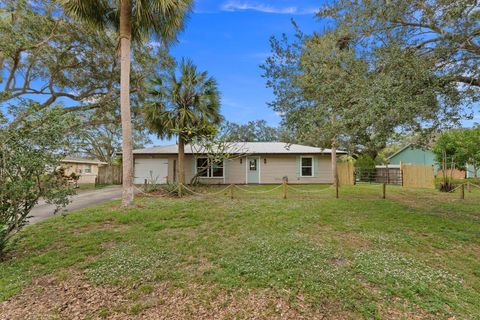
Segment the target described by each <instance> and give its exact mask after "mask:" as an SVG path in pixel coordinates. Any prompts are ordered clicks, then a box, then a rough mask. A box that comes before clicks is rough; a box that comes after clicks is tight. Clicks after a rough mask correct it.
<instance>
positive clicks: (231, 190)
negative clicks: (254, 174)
mask: <svg viewBox="0 0 480 320" xmlns="http://www.w3.org/2000/svg"><path fill="white" fill-rule="evenodd" d="M233 188H234V185H233V184H231V185H230V199H232V200H233Z"/></svg>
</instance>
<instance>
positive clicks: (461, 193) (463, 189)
mask: <svg viewBox="0 0 480 320" xmlns="http://www.w3.org/2000/svg"><path fill="white" fill-rule="evenodd" d="M460 199H462V200H465V184H462V186H461V187H460Z"/></svg>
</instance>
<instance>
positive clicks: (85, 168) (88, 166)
mask: <svg viewBox="0 0 480 320" xmlns="http://www.w3.org/2000/svg"><path fill="white" fill-rule="evenodd" d="M83 172H85V173H92V165H91V164H86V165H85V167H84V169H83Z"/></svg>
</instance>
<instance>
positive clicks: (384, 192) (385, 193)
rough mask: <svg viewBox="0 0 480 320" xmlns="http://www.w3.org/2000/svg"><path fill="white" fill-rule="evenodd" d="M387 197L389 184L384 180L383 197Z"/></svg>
mask: <svg viewBox="0 0 480 320" xmlns="http://www.w3.org/2000/svg"><path fill="white" fill-rule="evenodd" d="M386 197H387V184H386V183H385V182H384V183H383V199H386Z"/></svg>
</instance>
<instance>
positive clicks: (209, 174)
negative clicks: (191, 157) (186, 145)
mask: <svg viewBox="0 0 480 320" xmlns="http://www.w3.org/2000/svg"><path fill="white" fill-rule="evenodd" d="M200 159H207V161H208V163H207V176H198V177H199V178H202V179H224V178H225V161H224V160H222V176H218V177H214V176H213V175H212V173H213V165H212V163H211V159H209V158H207V157H199V158H196V159H195V174H197V173H198V160H200Z"/></svg>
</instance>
